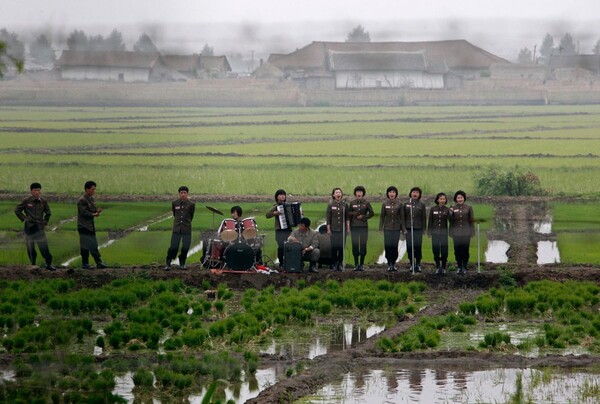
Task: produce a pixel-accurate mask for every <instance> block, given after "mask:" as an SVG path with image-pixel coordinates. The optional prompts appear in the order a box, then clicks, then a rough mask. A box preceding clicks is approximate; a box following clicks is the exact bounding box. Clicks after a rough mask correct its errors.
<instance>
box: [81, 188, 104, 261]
mask: <svg viewBox="0 0 600 404" xmlns="http://www.w3.org/2000/svg"><path fill="white" fill-rule="evenodd" d="M83 188H84V194H83V195H82V196H81V198H79V200H78V201H77V232H78V233H79V248H80V253H81V263H82V268H83V269H92V267H91V266H90V261H89V259H90V254H91V255H92V257H93V258H94V261H96V268H98V269H102V268H107V266H106V265H105V264H104V263H103V262H102V258H101V257H100V252H99V251H98V240H97V239H96V226H95V225H94V218H96V217H98V216H100V213H101V212H102V208H98V207H97V206H96V200H95V199H94V195H95V194H96V183H95V182H94V181H87V182H86V183H85V185H84V186H83Z"/></svg>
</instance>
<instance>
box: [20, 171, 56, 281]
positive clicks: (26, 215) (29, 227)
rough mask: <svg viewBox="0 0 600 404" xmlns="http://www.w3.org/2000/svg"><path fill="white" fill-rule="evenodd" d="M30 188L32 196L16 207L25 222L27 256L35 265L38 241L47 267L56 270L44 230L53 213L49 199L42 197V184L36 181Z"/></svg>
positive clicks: (21, 219)
mask: <svg viewBox="0 0 600 404" xmlns="http://www.w3.org/2000/svg"><path fill="white" fill-rule="evenodd" d="M29 189H30V191H31V196H29V197H27V198H25V199H23V201H21V203H20V204H18V205H17V207H16V208H15V214H16V215H17V217H18V218H19V220H20V221H21V222H23V223H24V232H25V246H26V247H27V256H28V257H29V261H30V262H31V265H35V261H36V259H37V252H36V251H35V245H36V243H37V245H38V248H39V249H40V254H42V257H44V259H45V260H46V269H47V270H49V271H55V270H56V268H55V267H53V266H52V254H50V250H49V249H48V240H47V239H46V232H45V231H44V227H45V226H46V225H47V224H48V221H49V220H50V215H51V214H52V213H51V212H50V207H49V206H48V201H46V199H44V198H42V197H41V194H42V186H41V185H40V184H39V183H38V182H34V183H33V184H31V186H30V187H29Z"/></svg>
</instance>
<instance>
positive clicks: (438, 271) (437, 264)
mask: <svg viewBox="0 0 600 404" xmlns="http://www.w3.org/2000/svg"><path fill="white" fill-rule="evenodd" d="M435 273H436V274H441V273H442V267H441V265H440V260H435Z"/></svg>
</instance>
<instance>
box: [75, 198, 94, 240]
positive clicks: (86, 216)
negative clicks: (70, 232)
mask: <svg viewBox="0 0 600 404" xmlns="http://www.w3.org/2000/svg"><path fill="white" fill-rule="evenodd" d="M97 211H98V208H97V207H96V201H95V199H94V197H93V196H89V195H88V194H83V195H82V196H81V198H79V200H78V201H77V228H78V229H84V230H88V231H91V232H95V231H96V228H95V226H94V213H96V212H97Z"/></svg>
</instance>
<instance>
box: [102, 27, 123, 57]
mask: <svg viewBox="0 0 600 404" xmlns="http://www.w3.org/2000/svg"><path fill="white" fill-rule="evenodd" d="M105 50H107V51H119V52H122V51H124V50H125V44H124V43H123V35H122V34H121V33H120V32H119V31H117V30H116V29H113V30H112V32H111V33H110V35H109V36H108V37H107V38H106V40H105Z"/></svg>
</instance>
